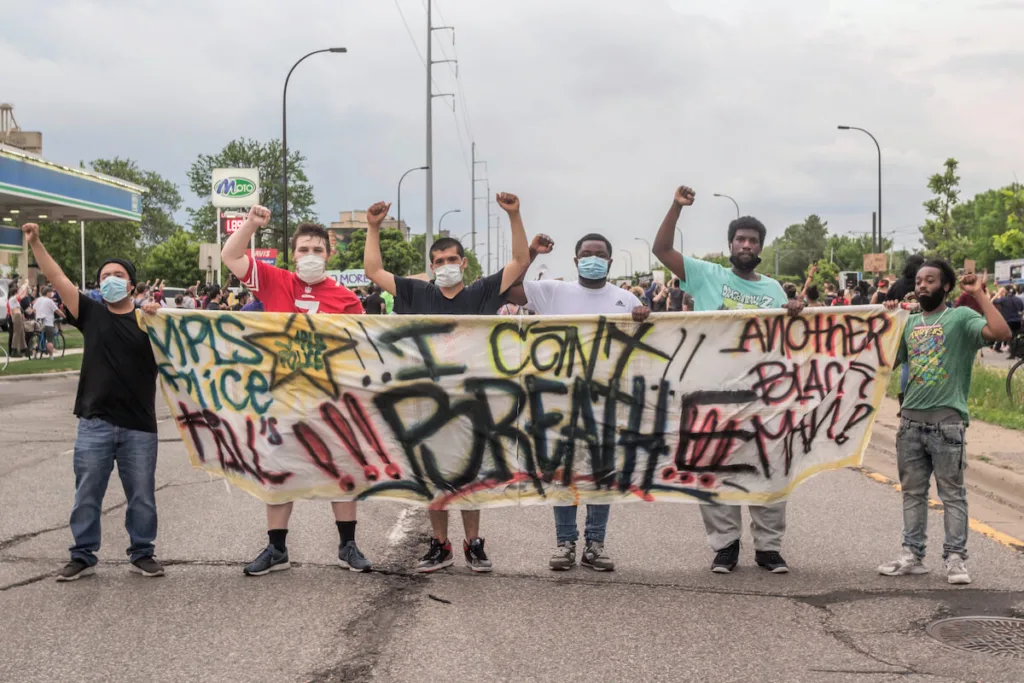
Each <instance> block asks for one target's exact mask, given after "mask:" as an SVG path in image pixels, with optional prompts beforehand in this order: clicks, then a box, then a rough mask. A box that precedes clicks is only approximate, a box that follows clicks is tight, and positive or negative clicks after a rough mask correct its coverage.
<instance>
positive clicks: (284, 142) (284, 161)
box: [217, 47, 348, 267]
mask: <svg viewBox="0 0 1024 683" xmlns="http://www.w3.org/2000/svg"><path fill="white" fill-rule="evenodd" d="M321 52H335V53H342V52H348V49H347V48H344V47H327V48H324V49H322V50H313V51H312V52H310V53H309V54H307V55H303V57H302V58H301V59H299V61H297V62H295V63H294V64H292V68H291V69H289V70H288V76H287V77H286V78H285V79H284V95H282V97H281V174H282V175H283V176H284V187H283V188H282V189H283V191H284V192H283V196H282V197H281V206H282V208H283V211H282V213H283V214H284V216H283V220H284V250H283V251H284V265H285V267H288V81H290V80H291V78H292V72H293V71H295V67H297V66H298V65H299V64H302V62H303V61H305V59H306V58H307V57H312V56H313V55H318V54H320V53H321ZM217 231H218V233H219V231H220V225H219V224H218V225H217Z"/></svg>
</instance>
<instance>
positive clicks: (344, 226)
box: [327, 209, 409, 245]
mask: <svg viewBox="0 0 1024 683" xmlns="http://www.w3.org/2000/svg"><path fill="white" fill-rule="evenodd" d="M368 226H369V223H367V221H366V210H365V209H364V210H359V211H342V212H341V213H340V214H339V215H338V220H336V221H333V222H332V223H331V224H330V225H329V226H327V228H328V229H329V230H330V231H331V232H333V233H334V234H335V235H336V236H337V238H338V244H339V245H347V244H348V243H349V242H350V241H351V240H352V235H354V234H355V233H356V232H357V231H359V230H366V228H367V227H368ZM381 228H382V229H384V230H388V229H390V230H399V231H400V232H401V233H402V239H404V240H405V241H407V242H408V241H409V226H408V224H406V222H405V221H402V223H401V225H399V223H398V221H397V220H395V218H394V217H392V216H388V217H387V218H385V219H384V222H383V223H381Z"/></svg>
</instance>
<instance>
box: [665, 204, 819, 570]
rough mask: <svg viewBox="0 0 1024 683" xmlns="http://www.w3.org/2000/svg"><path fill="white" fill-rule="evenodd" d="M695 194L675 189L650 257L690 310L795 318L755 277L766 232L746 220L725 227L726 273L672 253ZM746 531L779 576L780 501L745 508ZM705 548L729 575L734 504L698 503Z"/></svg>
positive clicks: (739, 520)
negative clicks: (669, 275) (781, 311)
mask: <svg viewBox="0 0 1024 683" xmlns="http://www.w3.org/2000/svg"><path fill="white" fill-rule="evenodd" d="M695 197H696V193H695V192H694V191H693V190H692V189H690V188H689V187H685V186H683V187H680V188H678V189H677V190H676V195H675V201H673V202H672V206H671V208H669V210H668V214H666V216H665V220H664V221H662V223H661V228H659V230H658V235H657V237H655V238H654V248H653V251H654V255H655V256H657V257H658V259H659V260H660V261H661V262H662V263H664V264H665V266H666V267H667V268H668V269H669V270H671V271H672V272H673V273H674V274H675V276H676V277H678V278H679V286H680V287H681V288H682V290H683V291H684V292H687V293H688V294H690V296H692V297H693V304H694V305H693V310H694V311H717V310H723V309H737V308H758V309H772V308H776V309H777V308H785V309H787V310H788V311H789V312H790V315H799V314H800V311H801V310H803V307H804V306H803V304H802V303H801V302H800V301H799V300H797V299H793V300H790V299H789V297H787V296H786V292H785V291H784V290H783V289H782V285H780V284H779V283H778V281H776V280H773V279H771V278H770V277H768V276H767V275H761V274H759V273H757V272H755V268H757V266H758V264H760V263H761V256H760V254H761V249H762V248H763V247H764V240H765V234H766V232H767V231H766V230H765V227H764V224H763V223H761V221H759V220H757V219H756V218H753V217H751V216H744V217H743V218H737V219H736V220H734V221H733V222H732V223H730V224H729V233H728V235H729V262H730V263H731V264H732V268H724V267H722V266H720V265H718V264H717V263H709V262H708V261H702V260H700V259H695V258H690V257H689V256H683V255H682V254H681V253H679V252H678V251H676V250H675V248H673V246H672V243H673V241H674V240H675V232H676V223H678V222H679V216H680V215H681V213H682V209H683V207H684V206H690V205H691V204H693V200H694V199H695ZM748 510H749V512H750V520H751V522H750V529H751V532H752V533H753V536H754V561H755V562H757V564H758V565H759V566H761V567H764V568H765V569H767V570H769V571H771V572H772V573H774V574H784V573H786V572H788V571H789V566H788V565H787V564H786V561H785V560H784V559H782V554H781V550H782V537H783V535H784V534H785V533H786V501H782V502H781V503H775V504H773V505H750V506H748ZM700 514H701V517H702V518H703V519H704V529H705V531H707V535H708V543H709V544H710V545H711V549H712V550H714V551H715V559H714V562H713V563H712V565H711V571H713V572H715V573H716V574H729V573H731V572H732V570H734V569H735V568H736V565H737V564H738V563H739V557H740V535H741V527H742V525H743V513H742V511H741V509H740V506H738V505H715V504H701V506H700Z"/></svg>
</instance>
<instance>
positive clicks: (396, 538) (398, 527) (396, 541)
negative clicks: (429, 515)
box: [388, 507, 416, 547]
mask: <svg viewBox="0 0 1024 683" xmlns="http://www.w3.org/2000/svg"><path fill="white" fill-rule="evenodd" d="M413 513H414V511H413V509H412V508H411V507H407V508H402V511H401V512H399V513H398V519H397V520H395V524H394V526H392V527H391V531H389V532H388V545H389V546H391V547H394V546H396V545H400V544H401V543H402V542H404V541H405V539H406V538H407V537H408V536H409V534H411V533H412V532H413V527H414V525H415V523H416V522H415V520H414V519H413Z"/></svg>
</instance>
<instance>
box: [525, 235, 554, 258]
mask: <svg viewBox="0 0 1024 683" xmlns="http://www.w3.org/2000/svg"><path fill="white" fill-rule="evenodd" d="M554 248H555V242H554V240H552V239H551V238H550V237H548V236H547V235H537V236H535V237H534V238H533V242H531V243H530V251H532V252H533V253H535V254H550V253H551V250H552V249H554Z"/></svg>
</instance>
